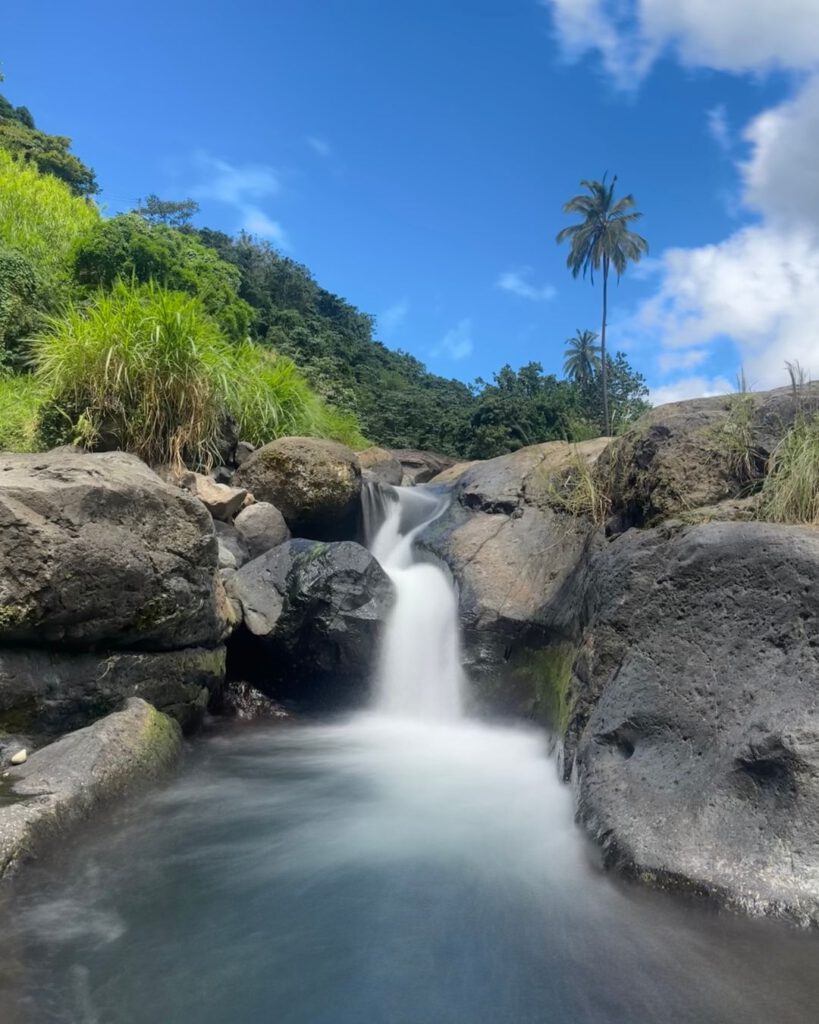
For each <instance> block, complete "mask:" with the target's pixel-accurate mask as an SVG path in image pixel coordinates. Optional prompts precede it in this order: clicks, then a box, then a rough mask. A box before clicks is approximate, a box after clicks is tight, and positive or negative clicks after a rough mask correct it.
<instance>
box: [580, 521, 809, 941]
mask: <svg viewBox="0 0 819 1024" xmlns="http://www.w3.org/2000/svg"><path fill="white" fill-rule="evenodd" d="M589 600H590V608H589V618H590V621H589V628H588V630H587V632H586V635H585V638H584V644H583V651H582V653H581V656H580V659H579V661H578V663H577V665H576V669H575V681H574V701H573V706H572V708H571V714H572V722H571V725H570V728H569V738H568V754H569V759H570V760H571V754H572V751H573V750H574V751H575V752H576V756H575V761H574V766H575V772H576V778H577V784H578V792H579V813H580V817H581V819H582V820H583V822H584V823H585V825H586V827H587V828H588V829H589V831H590V832H591V833H592V834H593V835H594V836H595V837H596V838H597V839H598V840H599V841H600V842H601V843H602V845H603V847H604V849H605V851H606V855H607V858H608V860H609V862H610V863H612V864H615V865H618V866H620V867H622V868H624V869H625V870H627V871H630V872H632V873H634V874H636V875H637V876H639V877H641V878H644V879H647V880H650V881H652V882H654V883H656V884H660V885H674V886H681V887H684V888H687V889H694V890H696V891H701V892H705V893H710V894H712V895H713V896H715V897H716V898H717V899H719V900H721V901H723V902H726V903H728V904H731V905H734V906H737V907H740V908H743V909H745V910H748V911H750V912H754V913H764V914H777V915H783V916H787V917H791V918H793V919H795V920H797V921H799V922H803V923H805V922H808V921H812V922H813V923H814V924H819V642H818V641H817V638H819V532H817V531H816V530H812V529H809V528H800V527H780V526H770V525H766V524H762V523H714V524H709V525H703V526H696V527H690V528H687V529H684V530H681V531H677V532H674V531H671V530H662V529H659V530H653V531H646V532H636V531H630V532H628V533H627V534H625V535H623V536H622V537H620V538H618V539H617V540H616V541H614V542H613V543H612V544H611V545H609V546H608V548H607V549H606V550H605V551H604V552H603V553H601V554H600V555H599V556H598V558H597V559H596V561H595V563H594V566H593V568H592V574H591V583H590V591H589Z"/></svg>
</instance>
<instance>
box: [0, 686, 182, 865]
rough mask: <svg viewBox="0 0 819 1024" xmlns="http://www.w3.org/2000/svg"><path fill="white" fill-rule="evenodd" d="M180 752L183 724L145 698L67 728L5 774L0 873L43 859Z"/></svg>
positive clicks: (0, 810) (158, 772)
mask: <svg viewBox="0 0 819 1024" xmlns="http://www.w3.org/2000/svg"><path fill="white" fill-rule="evenodd" d="M180 749H181V733H180V729H179V726H178V725H177V723H176V722H174V721H173V720H172V719H170V718H168V717H167V716H166V715H163V714H160V712H158V711H156V710H155V709H154V708H152V707H151V706H150V704H146V703H145V701H143V700H139V699H138V698H133V699H131V700H129V701H128V703H127V704H126V706H125V709H124V710H123V711H118V712H115V713H114V714H111V715H108V716H107V717H105V718H103V719H100V721H98V722H95V723H94V724H93V725H91V726H88V727H87V728H85V729H80V730H78V731H77V732H72V733H69V735H67V736H63V737H62V739H59V740H57V741H56V742H54V743H51V744H49V746H47V747H43V748H42V749H41V750H38V751H36V752H35V753H33V754H32V755H31V757H29V759H28V761H27V762H26V763H25V764H24V765H21V766H19V767H16V768H12V769H11V770H9V771H8V772H6V773H5V774H4V788H5V799H4V802H3V805H2V806H0V876H2V875H7V874H9V873H11V872H12V871H13V870H14V869H15V868H16V867H17V866H18V865H19V864H20V863H21V862H22V861H24V860H27V859H30V858H31V857H36V856H40V855H41V854H43V853H44V852H46V851H47V850H48V849H54V848H55V846H56V843H57V842H58V841H59V840H60V839H62V837H63V836H64V835H65V834H66V833H67V832H68V831H70V829H71V828H72V827H73V826H74V825H75V824H76V823H77V822H79V821H81V820H82V819H84V818H87V817H88V816H89V815H90V814H91V813H92V811H94V810H95V808H97V807H98V806H99V805H100V804H102V803H105V802H110V801H112V800H114V799H115V798H120V797H122V796H123V795H125V794H126V793H127V792H129V791H130V790H132V789H135V788H137V787H141V786H144V785H145V784H146V783H147V782H148V781H149V780H151V779H155V778H157V777H159V776H160V775H162V774H164V773H165V772H167V771H168V769H169V768H170V767H171V766H172V765H173V764H174V762H175V761H176V759H177V757H178V756H179V752H180Z"/></svg>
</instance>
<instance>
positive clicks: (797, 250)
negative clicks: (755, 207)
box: [637, 226, 819, 387]
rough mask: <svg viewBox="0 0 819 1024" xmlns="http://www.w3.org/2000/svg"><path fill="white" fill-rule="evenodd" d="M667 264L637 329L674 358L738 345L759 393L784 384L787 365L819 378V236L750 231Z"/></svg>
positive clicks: (673, 256) (667, 258)
mask: <svg viewBox="0 0 819 1024" xmlns="http://www.w3.org/2000/svg"><path fill="white" fill-rule="evenodd" d="M663 263H664V270H663V278H662V282H661V285H660V288H659V291H658V292H657V294H656V295H655V296H654V297H653V298H652V299H650V300H649V301H648V302H646V303H645V304H644V305H643V307H642V308H641V309H640V311H639V312H638V316H637V321H638V324H639V327H640V328H641V329H642V330H644V331H646V332H648V333H649V334H651V335H653V336H654V337H657V336H659V337H660V338H661V339H662V345H663V348H664V349H665V350H666V352H665V354H666V355H668V354H669V353H674V352H680V351H681V350H688V351H690V350H694V351H698V352H702V351H703V349H704V347H705V346H707V345H708V344H709V343H712V342H714V341H715V340H717V339H721V338H730V339H732V340H733V342H734V345H735V346H736V348H737V351H738V357H739V362H740V363H741V364H742V365H743V366H744V367H745V371H746V373H747V376H748V379H749V380H750V381H751V382H752V384H753V385H754V386H755V387H769V386H774V385H777V384H782V383H784V382H785V370H784V364H785V360H786V359H787V360H791V361H793V360H799V361H800V362H801V363H802V365H803V366H804V367H805V368H806V369H808V370H809V371H810V372H811V373H812V375H813V376H814V377H817V376H819V343H817V340H816V333H815V327H814V325H815V324H816V323H819V246H817V243H816V239H815V236H814V235H813V234H812V233H811V232H809V231H806V230H801V229H793V230H791V231H784V230H782V229H779V228H776V227H767V226H753V227H748V228H744V229H743V230H742V231H738V232H737V233H736V234H734V235H732V236H731V237H730V238H728V239H726V241H724V242H721V243H719V244H717V245H707V246H703V247H701V248H699V249H671V250H669V251H667V252H666V253H665V254H664V257H663ZM661 358H662V357H661ZM670 362H673V360H670ZM678 365H680V364H678ZM682 365H683V366H684V365H685V362H684V360H683V362H682ZM689 365H690V364H689ZM661 366H662V363H661Z"/></svg>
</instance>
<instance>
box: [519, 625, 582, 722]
mask: <svg viewBox="0 0 819 1024" xmlns="http://www.w3.org/2000/svg"><path fill="white" fill-rule="evenodd" d="M576 656H577V649H576V648H575V646H574V645H573V644H569V643H560V644H553V645H549V646H548V647H542V648H541V649H540V650H537V651H527V652H526V653H525V654H523V655H521V657H520V660H519V661H518V664H517V665H516V666H515V669H514V672H515V676H516V677H517V679H518V681H519V683H523V684H524V685H525V686H526V688H527V689H528V691H529V692H530V693H531V694H532V698H533V714H534V716H535V717H536V718H538V719H540V720H541V721H543V722H545V723H546V724H547V725H549V726H551V727H552V728H553V729H554V730H555V731H556V732H558V733H560V734H561V735H563V734H564V733H565V732H566V729H567V728H568V726H569V722H570V720H571V715H572V708H573V704H574V700H573V697H572V686H571V684H572V668H573V666H574V661H575V657H576Z"/></svg>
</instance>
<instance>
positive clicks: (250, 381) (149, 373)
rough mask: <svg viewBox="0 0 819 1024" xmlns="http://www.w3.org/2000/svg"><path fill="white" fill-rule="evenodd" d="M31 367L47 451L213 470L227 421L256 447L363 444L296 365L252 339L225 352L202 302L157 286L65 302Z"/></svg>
mask: <svg viewBox="0 0 819 1024" xmlns="http://www.w3.org/2000/svg"><path fill="white" fill-rule="evenodd" d="M34 360H35V365H36V367H37V375H38V379H39V380H40V381H41V383H42V386H43V388H44V393H45V394H46V395H47V400H46V401H45V402H44V407H43V410H42V414H41V418H40V436H41V438H42V441H43V443H45V444H48V445H51V444H59V443H65V442H74V443H79V444H82V445H84V446H86V447H89V448H121V449H124V450H125V451H130V452H133V453H134V454H136V455H138V456H140V458H142V459H144V460H145V461H146V462H148V463H149V464H151V465H161V464H165V463H172V464H176V465H180V464H182V463H185V464H187V465H190V466H194V467H207V466H210V465H211V464H212V463H213V462H214V461H215V460H216V459H217V458H218V453H219V446H220V441H221V439H222V433H223V429H224V427H225V423H226V419H227V416H228V415H231V416H232V417H233V418H234V419H235V420H236V421H237V423H238V424H239V427H240V432H241V436H242V437H244V438H246V439H247V440H249V441H252V442H253V443H255V444H263V443H265V442H267V441H272V440H274V439H275V438H277V437H282V436H284V435H286V434H309V435H313V436H322V437H333V438H336V439H338V440H344V441H346V442H347V443H351V442H352V443H358V444H363V443H364V440H363V438H362V437H361V435H360V433H359V432H358V426H357V423H356V422H355V420H354V419H353V418H352V417H346V416H343V415H341V414H338V413H337V412H335V411H334V410H332V409H331V408H329V407H328V406H326V405H325V404H324V403H323V402H322V401H321V399H319V398H318V396H316V395H315V393H314V392H312V391H311V390H310V388H309V386H308V385H307V383H306V382H305V380H304V378H303V377H302V376H301V375H300V374H299V372H298V370H297V369H296V367H295V364H294V363H292V362H291V361H290V360H289V359H286V358H283V357H279V356H276V355H274V354H272V353H270V352H268V351H266V350H265V349H262V348H261V347H260V346H258V345H255V344H254V343H252V342H250V341H245V342H243V343H241V344H239V345H236V346H233V345H229V344H228V343H227V342H225V340H224V339H223V337H222V334H221V332H220V331H219V327H218V325H217V324H216V322H215V321H214V320H213V319H212V318H211V317H209V316H208V314H207V313H206V311H205V310H204V308H203V305H202V302H201V301H200V300H199V299H197V298H194V297H192V296H190V295H186V294H184V293H181V292H172V291H168V290H166V289H164V288H162V287H160V286H159V285H157V284H155V283H153V282H152V283H149V284H144V285H139V286H130V285H127V284H125V283H124V282H122V281H118V282H117V283H116V284H115V285H114V287H113V288H112V290H111V291H110V292H99V293H97V295H96V296H95V297H94V299H93V301H92V302H90V303H88V304H87V305H78V304H72V305H70V306H69V307H68V309H67V311H66V313H65V315H64V316H62V317H60V318H52V319H51V320H50V321H49V330H48V331H47V333H45V334H43V335H42V336H41V337H40V338H39V339H37V340H36V341H35V343H34Z"/></svg>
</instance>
